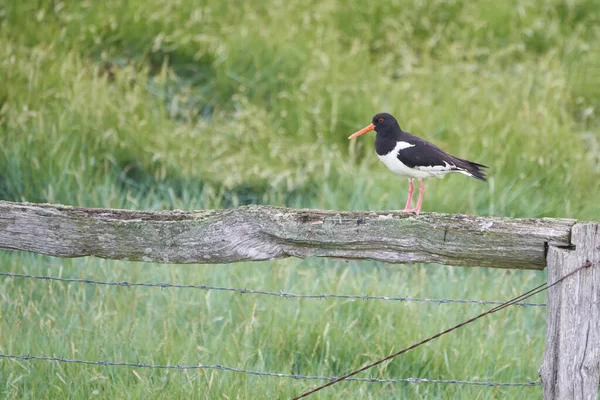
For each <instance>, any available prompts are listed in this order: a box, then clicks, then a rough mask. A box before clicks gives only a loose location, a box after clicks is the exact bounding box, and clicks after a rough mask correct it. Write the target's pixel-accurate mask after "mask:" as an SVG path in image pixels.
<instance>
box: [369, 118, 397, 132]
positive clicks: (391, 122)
mask: <svg viewBox="0 0 600 400" xmlns="http://www.w3.org/2000/svg"><path fill="white" fill-rule="evenodd" d="M372 123H373V126H374V128H373V129H374V130H375V132H385V131H387V130H390V129H391V130H395V129H400V125H398V121H396V118H394V117H393V116H392V115H391V114H388V113H379V114H375V115H374V116H373V121H372Z"/></svg>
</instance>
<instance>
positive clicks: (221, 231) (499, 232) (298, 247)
mask: <svg viewBox="0 0 600 400" xmlns="http://www.w3.org/2000/svg"><path fill="white" fill-rule="evenodd" d="M0 249H7V250H23V251H31V252H36V253H41V254H47V255H51V256H56V257H83V256H96V257H102V258H108V259H116V260H130V261H148V262H157V263H177V264H184V263H204V264H215V263H231V262H238V261H249V260H271V259H277V258H283V257H299V258H307V257H333V258H338V259H348V260H359V259H371V260H379V261H383V262H388V263H417V262H426V263H438V264H446V265H453V266H472V267H476V266H481V267H496V268H515V269H537V270H542V269H544V268H545V267H548V281H549V283H551V282H552V281H554V280H556V279H558V278H559V277H561V276H564V275H565V274H567V273H568V272H570V271H572V270H574V269H576V268H578V267H580V266H582V265H584V264H586V263H588V262H590V263H592V264H594V265H597V264H600V230H599V224H598V223H596V222H586V223H583V222H578V221H575V220H570V219H555V218H535V219H534V218H520V219H517V218H499V217H474V216H467V215H448V214H436V213H425V214H421V215H419V216H415V215H413V214H402V213H400V212H397V211H385V212H339V211H323V210H311V209H289V208H281V207H271V206H243V207H238V208H234V209H227V210H201V211H192V212H183V211H161V212H149V211H131V210H114V209H92V208H79V207H69V206H62V205H52V204H32V203H13V202H5V201H0ZM598 271H600V266H598V267H595V268H590V269H587V270H584V271H582V272H581V273H580V274H576V275H574V276H572V277H570V278H569V279H567V280H565V281H564V282H562V283H561V284H560V285H557V286H555V287H553V288H551V289H550V290H549V294H548V319H547V332H546V352H545V355H544V362H543V365H542V367H541V369H540V377H541V378H542V384H543V386H544V399H592V398H593V399H597V398H598V383H599V379H600V272H598Z"/></svg>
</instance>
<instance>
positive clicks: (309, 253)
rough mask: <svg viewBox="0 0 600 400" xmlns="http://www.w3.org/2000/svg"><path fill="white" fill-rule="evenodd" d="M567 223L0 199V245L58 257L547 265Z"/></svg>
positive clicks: (566, 234) (564, 242) (565, 240)
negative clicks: (95, 205)
mask: <svg viewBox="0 0 600 400" xmlns="http://www.w3.org/2000/svg"><path fill="white" fill-rule="evenodd" d="M575 222H576V221H574V220H567V219H546V218H540V219H514V218H496V217H474V216H467V215H448V214H436V213H424V214H421V215H419V216H415V215H413V214H402V213H400V212H397V211H389V212H388V211H385V212H338V211H323V210H311V209H289V208H279V207H270V206H243V207H238V208H235V209H227V210H202V211H193V212H183V211H168V212H145V211H130V210H113V209H90V208H77V207H68V206H61V205H52V204H31V203H13V202H5V201H0V249H12V250H25V251H32V252H36V253H42V254H48V255H52V256H57V257H82V256H97V257H102V258H109V259H120V260H139V261H151V262H159V263H178V264H183V263H205V264H206V263H231V262H237V261H246V260H269V259H276V258H282V257H289V256H293V257H299V258H306V257H313V256H317V257H334V258H339V259H356V260H358V259H372V260H380V261H385V262H390V263H415V262H431V263H440V264H447V265H455V266H487V267H498V268H526V269H543V268H544V267H545V265H546V257H545V255H546V249H547V246H548V245H549V244H550V245H554V246H569V245H570V232H571V227H572V226H573V225H574V223H575Z"/></svg>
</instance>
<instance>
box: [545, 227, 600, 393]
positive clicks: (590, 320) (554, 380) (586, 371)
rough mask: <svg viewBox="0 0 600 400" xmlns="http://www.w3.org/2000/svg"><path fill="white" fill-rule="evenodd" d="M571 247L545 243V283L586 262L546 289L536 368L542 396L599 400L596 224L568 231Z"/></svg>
mask: <svg viewBox="0 0 600 400" xmlns="http://www.w3.org/2000/svg"><path fill="white" fill-rule="evenodd" d="M572 241H573V243H574V244H575V245H576V249H575V250H565V249H559V248H556V247H550V248H549V250H548V283H552V282H555V281H556V280H558V279H559V278H561V277H563V276H565V275H567V274H568V273H569V272H571V271H573V270H576V269H577V268H579V267H581V266H582V265H585V264H586V263H588V261H589V262H590V263H591V265H592V266H591V268H588V269H585V270H583V271H581V272H578V273H576V274H574V275H573V276H571V277H569V278H567V279H565V280H564V281H562V282H561V283H559V284H558V285H556V286H553V287H551V288H550V289H548V308H547V321H548V322H547V324H546V352H545V354H544V362H543V364H542V367H541V369H540V377H541V378H542V384H543V387H544V400H559V399H560V400H574V399H577V400H579V399H589V400H591V399H598V383H599V380H600V227H599V224H598V223H596V222H592V223H585V224H576V225H575V226H574V227H573V229H572Z"/></svg>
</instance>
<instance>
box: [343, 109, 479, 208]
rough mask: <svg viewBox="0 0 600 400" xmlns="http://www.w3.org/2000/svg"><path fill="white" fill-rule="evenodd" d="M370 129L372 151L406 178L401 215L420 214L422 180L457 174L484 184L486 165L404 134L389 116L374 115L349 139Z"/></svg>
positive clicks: (396, 122)
mask: <svg viewBox="0 0 600 400" xmlns="http://www.w3.org/2000/svg"><path fill="white" fill-rule="evenodd" d="M373 130H374V131H375V132H376V135H375V151H376V152H377V156H378V157H379V159H380V160H381V161H382V162H383V163H384V164H385V165H386V167H388V169H389V170H390V171H392V172H393V173H395V174H398V175H400V176H404V177H407V178H408V199H407V200H406V206H405V207H404V210H402V211H401V212H403V213H410V212H414V213H415V214H416V215H419V213H420V212H421V205H422V203H423V193H425V185H424V184H423V179H425V178H430V177H437V178H443V177H444V175H446V174H449V173H453V172H458V173H461V174H464V175H467V176H470V177H472V178H475V179H478V180H481V181H483V182H487V177H486V172H485V169H486V168H488V167H487V166H485V165H483V164H478V163H476V162H472V161H468V160H463V159H462V158H458V157H455V156H453V155H450V154H448V153H446V152H445V151H443V150H442V149H440V148H439V147H437V146H436V145H434V144H433V143H429V142H428V141H426V140H424V139H421V138H419V137H417V136H414V135H411V134H410V133H408V132H405V131H403V130H402V128H400V125H399V124H398V121H397V120H396V118H394V117H393V116H392V115H391V114H388V113H378V114H375V116H373V120H372V121H371V123H370V124H369V125H367V126H366V127H364V128H363V129H361V130H359V131H356V132H354V133H353V134H352V135H350V136H349V137H348V139H354V138H356V137H358V136H360V135H363V134H365V133H367V132H370V131H373ZM413 179H418V180H419V198H418V200H417V205H416V207H415V208H411V205H412V197H413V193H414V190H415V188H414V185H413Z"/></svg>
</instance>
